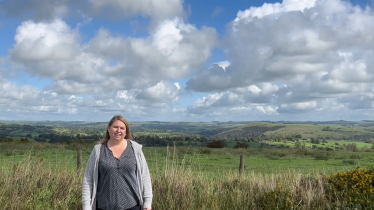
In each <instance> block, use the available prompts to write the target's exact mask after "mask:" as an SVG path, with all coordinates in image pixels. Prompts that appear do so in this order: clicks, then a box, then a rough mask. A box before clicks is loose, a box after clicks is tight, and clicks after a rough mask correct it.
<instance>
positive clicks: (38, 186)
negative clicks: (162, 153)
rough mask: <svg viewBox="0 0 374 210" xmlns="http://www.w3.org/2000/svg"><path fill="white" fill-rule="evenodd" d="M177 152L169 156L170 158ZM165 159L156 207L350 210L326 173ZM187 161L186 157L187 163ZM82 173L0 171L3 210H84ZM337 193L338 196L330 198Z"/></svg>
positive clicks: (32, 165) (19, 167)
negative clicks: (215, 167)
mask: <svg viewBox="0 0 374 210" xmlns="http://www.w3.org/2000/svg"><path fill="white" fill-rule="evenodd" d="M170 155H172V156H174V155H175V154H170V153H169V152H168V156H170ZM167 160H168V159H165V163H163V164H165V166H164V167H163V168H164V170H162V171H160V170H158V171H157V172H153V173H152V174H151V176H152V185H153V191H154V200H153V208H152V209H154V210H166V209H168V210H170V209H178V210H191V209H194V210H213V209H214V210H217V209H222V210H226V209H230V210H235V209H237V210H244V209H253V210H257V209H258V210H259V209H343V208H344V209H350V208H345V207H346V206H344V205H343V203H342V202H340V201H339V200H337V199H338V198H337V197H336V196H335V197H334V196H330V195H328V193H329V191H328V190H327V189H326V186H327V185H326V180H325V178H324V176H323V175H319V176H314V177H311V176H307V175H303V174H297V173H294V172H291V171H290V172H287V173H278V174H270V175H269V174H260V173H256V172H254V171H252V172H247V173H246V174H244V175H242V176H241V177H239V176H238V174H227V173H223V172H221V171H217V173H218V174H219V175H218V176H215V177H209V176H207V175H206V174H204V173H199V172H196V171H193V170H195V169H192V168H189V167H186V166H184V165H183V164H176V162H175V161H173V160H171V161H168V162H167ZM182 162H183V161H182ZM82 178H83V172H82V173H80V174H77V173H74V172H71V171H66V170H61V171H58V172H56V171H55V170H52V169H51V168H48V167H46V166H44V165H43V161H41V162H40V160H33V159H31V158H28V159H25V160H24V161H22V162H21V163H19V164H16V165H14V166H13V168H12V170H11V171H8V172H3V173H2V174H1V175H0V206H1V207H3V209H81V208H82V207H81V184H82ZM332 197H334V199H335V200H331V199H329V198H332Z"/></svg>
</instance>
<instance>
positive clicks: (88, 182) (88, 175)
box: [82, 149, 96, 210]
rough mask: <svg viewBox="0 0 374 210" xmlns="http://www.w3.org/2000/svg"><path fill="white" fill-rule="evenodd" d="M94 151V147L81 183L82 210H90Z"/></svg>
mask: <svg viewBox="0 0 374 210" xmlns="http://www.w3.org/2000/svg"><path fill="white" fill-rule="evenodd" d="M95 159H96V152H95V149H93V150H92V152H91V155H90V157H89V159H88V162H87V166H86V171H85V173H84V177H83V185H82V205H83V210H91V197H92V191H93V177H94V174H93V173H94V168H95Z"/></svg>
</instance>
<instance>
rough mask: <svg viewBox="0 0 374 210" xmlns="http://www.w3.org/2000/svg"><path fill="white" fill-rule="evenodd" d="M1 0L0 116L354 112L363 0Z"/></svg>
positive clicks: (365, 86) (373, 103) (362, 81)
mask: <svg viewBox="0 0 374 210" xmlns="http://www.w3.org/2000/svg"><path fill="white" fill-rule="evenodd" d="M151 2H152V4H147V3H149V1H148V0H147V1H146V0H138V1H130V0H124V1H116V0H108V1H105V2H103V1H98V0H87V1H72V0H68V1H61V0H52V1H37V0H19V1H15V0H2V1H0V120H12V119H16V120H85V121H105V119H109V118H110V116H112V115H114V114H123V115H124V116H125V117H127V118H128V119H129V120H137V121H142V120H162V121H212V120H220V121H229V120H231V121H242V120H248V121H251V120H340V119H343V120H364V119H372V118H373V116H374V112H373V108H374V89H373V88H372V87H373V83H374V69H373V68H374V63H373V60H374V52H373V49H374V48H373V47H374V42H373V41H372V40H374V27H373V26H372V24H371V23H372V22H373V21H374V13H373V9H372V5H373V1H371V0H362V1H341V0H285V1H283V2H282V1H244V0H236V1H213V0H206V1H198V0H189V1H188V0H186V1H182V0H158V1H151Z"/></svg>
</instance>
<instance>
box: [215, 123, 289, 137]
mask: <svg viewBox="0 0 374 210" xmlns="http://www.w3.org/2000/svg"><path fill="white" fill-rule="evenodd" d="M284 127H286V126H285V125H281V124H272V123H252V124H249V125H244V126H240V127H237V128H234V129H231V130H228V131H223V132H221V133H219V134H216V135H214V137H217V138H221V139H234V138H243V137H244V138H252V137H259V136H261V135H264V134H265V133H266V132H268V131H275V130H278V129H281V128H284Z"/></svg>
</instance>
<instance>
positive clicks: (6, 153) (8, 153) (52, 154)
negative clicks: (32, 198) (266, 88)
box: [0, 142, 374, 176]
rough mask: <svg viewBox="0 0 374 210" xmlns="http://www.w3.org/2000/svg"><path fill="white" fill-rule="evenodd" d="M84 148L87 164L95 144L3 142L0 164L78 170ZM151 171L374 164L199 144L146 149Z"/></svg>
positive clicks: (308, 152) (364, 154)
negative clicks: (38, 163)
mask: <svg viewBox="0 0 374 210" xmlns="http://www.w3.org/2000/svg"><path fill="white" fill-rule="evenodd" d="M78 146H79V147H80V148H82V155H83V158H82V159H83V165H85V162H86V161H87V159H88V156H89V154H90V152H91V150H92V148H93V146H94V144H83V145H74V144H71V145H68V144H49V143H36V142H30V143H24V144H21V143H14V142H12V143H0V161H1V164H0V168H1V169H2V170H8V169H10V168H11V167H12V166H13V165H14V164H16V163H19V162H20V161H25V160H27V159H30V158H31V159H34V160H38V161H41V162H43V163H44V165H45V166H48V167H51V168H56V169H66V170H70V171H74V170H75V169H76V158H77V149H76V148H77V147H78ZM143 150H144V154H145V156H146V157H147V161H148V163H149V167H150V168H151V171H152V170H153V171H157V170H162V169H163V168H162V167H163V166H164V163H165V161H169V162H173V163H174V164H176V165H181V164H183V166H184V167H187V168H191V169H193V171H195V172H199V173H207V174H210V175H212V176H213V175H214V174H217V171H219V172H220V173H219V174H222V173H230V174H235V173H237V171H238V167H239V158H240V155H244V156H245V169H246V171H254V172H260V173H268V174H271V173H278V172H286V171H292V172H295V173H303V174H317V173H323V174H330V173H333V172H337V171H344V170H347V169H350V168H354V167H357V166H360V167H368V166H371V165H373V164H374V162H373V161H374V153H373V151H372V150H361V151H358V152H351V151H343V150H340V151H324V150H312V149H296V148H291V149H275V148H273V149H258V148H257V149H256V148H253V149H232V148H224V149H210V148H198V147H169V148H168V149H167V148H165V147H164V148H154V147H146V148H144V149H143Z"/></svg>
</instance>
